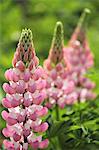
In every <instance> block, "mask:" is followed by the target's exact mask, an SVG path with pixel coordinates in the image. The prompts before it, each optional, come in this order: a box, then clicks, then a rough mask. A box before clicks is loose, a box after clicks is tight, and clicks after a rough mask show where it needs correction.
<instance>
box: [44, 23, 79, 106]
mask: <svg viewBox="0 0 99 150" xmlns="http://www.w3.org/2000/svg"><path fill="white" fill-rule="evenodd" d="M63 48H64V44H63V26H62V23H61V22H57V24H56V27H55V31H54V36H53V40H52V46H51V49H50V52H49V56H48V58H47V59H46V60H45V61H44V68H45V70H46V74H47V85H46V91H47V99H48V100H47V102H46V106H47V107H48V108H51V107H52V106H55V105H56V104H57V105H58V106H59V107H60V108H64V107H65V105H66V104H73V103H74V102H76V101H77V94H76V92H75V85H74V81H73V80H72V79H69V78H67V74H68V70H69V68H67V65H66V63H65V61H64V52H63Z"/></svg>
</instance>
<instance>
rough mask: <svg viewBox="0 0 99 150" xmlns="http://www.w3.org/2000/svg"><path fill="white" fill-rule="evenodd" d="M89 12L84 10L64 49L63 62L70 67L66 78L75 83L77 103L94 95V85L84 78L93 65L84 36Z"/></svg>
mask: <svg viewBox="0 0 99 150" xmlns="http://www.w3.org/2000/svg"><path fill="white" fill-rule="evenodd" d="M89 12H90V11H89V10H88V9H85V10H84V12H83V14H82V15H81V18H80V20H79V22H78V25H77V27H76V29H75V30H74V32H73V34H72V36H71V39H70V41H69V44H68V46H67V47H65V48H64V55H65V60H66V62H68V64H69V66H70V70H69V72H68V77H69V78H70V79H73V81H74V82H75V85H76V88H75V92H76V93H77V99H78V101H85V100H87V99H94V98H95V94H94V93H93V92H92V89H93V88H94V87H95V83H93V82H92V81H90V79H88V78H86V77H84V75H85V74H86V72H87V70H88V69H89V68H91V67H92V66H93V64H94V58H93V54H92V52H91V51H90V47H89V44H88V41H87V38H86V35H85V30H86V28H85V19H86V17H87V15H88V14H89ZM88 93H90V94H88Z"/></svg>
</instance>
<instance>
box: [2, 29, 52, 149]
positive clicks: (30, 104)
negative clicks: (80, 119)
mask: <svg viewBox="0 0 99 150" xmlns="http://www.w3.org/2000/svg"><path fill="white" fill-rule="evenodd" d="M12 63H13V68H11V69H9V70H7V71H6V72H5V77H6V79H7V80H9V83H4V85H3V89H4V91H5V92H6V97H5V98H4V99H3V101H2V103H3V106H4V107H6V108H7V111H5V110H4V111H3V112H2V117H3V118H4V120H6V122H7V125H6V128H4V129H3V134H4V136H5V137H7V138H10V140H4V142H3V144H4V147H5V149H7V150H28V148H29V146H31V147H32V148H33V149H44V148H46V147H47V146H48V143H49V142H48V139H44V138H43V135H44V132H45V131H46V130H47V129H48V123H47V122H44V121H43V120H42V117H43V116H45V115H47V112H48V109H47V108H46V107H44V106H43V105H42V103H43V101H44V99H45V98H46V92H45V87H46V81H45V72H44V70H43V69H42V67H41V66H38V64H39V62H38V58H37V56H36V55H35V50H34V47H33V43H32V33H31V30H30V29H25V30H23V31H22V34H21V38H20V40H19V44H18V47H17V49H16V52H15V55H14V59H13V62H12Z"/></svg>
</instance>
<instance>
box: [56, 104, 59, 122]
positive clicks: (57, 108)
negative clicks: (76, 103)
mask: <svg viewBox="0 0 99 150" xmlns="http://www.w3.org/2000/svg"><path fill="white" fill-rule="evenodd" d="M59 120H60V118H59V106H58V105H57V104H56V121H59Z"/></svg>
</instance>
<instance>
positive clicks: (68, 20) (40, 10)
mask: <svg viewBox="0 0 99 150" xmlns="http://www.w3.org/2000/svg"><path fill="white" fill-rule="evenodd" d="M86 7H87V8H90V9H91V15H90V19H89V24H88V31H87V36H88V40H89V43H90V47H91V49H92V51H93V53H94V55H95V69H97V70H98V68H99V0H0V100H1V99H2V97H3V96H4V93H3V91H2V84H3V82H4V81H5V78H4V72H5V70H6V69H7V68H10V67H11V61H12V57H13V54H14V52H15V49H16V47H17V43H18V39H19V37H20V33H21V31H22V28H25V27H26V28H30V29H31V30H32V32H33V39H34V45H35V49H36V53H37V56H38V57H39V58H40V63H41V64H42V61H43V60H44V59H45V58H46V57H47V55H48V51H49V48H50V44H51V40H52V35H53V30H54V26H55V23H56V21H62V22H63V25H64V37H65V44H66V43H67V41H68V40H69V38H70V36H71V34H72V32H73V30H74V28H75V26H76V24H77V21H78V19H79V16H80V15H81V13H82V11H83V9H84V8H86ZM2 109H3V108H2V107H0V112H1V110H2ZM3 126H4V122H3V120H2V119H1V118H0V130H1V129H2V128H3ZM0 138H1V140H2V139H3V137H2V135H0ZM0 143H1V141H0Z"/></svg>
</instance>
